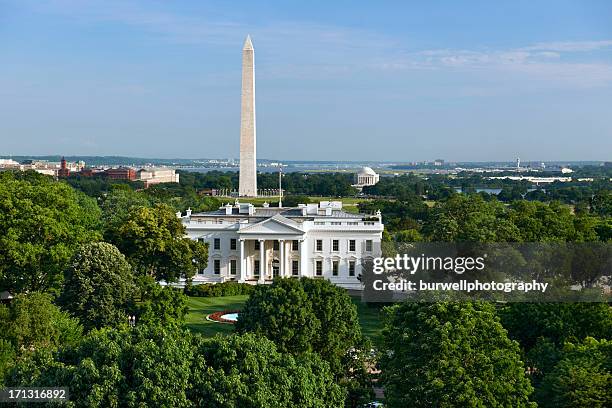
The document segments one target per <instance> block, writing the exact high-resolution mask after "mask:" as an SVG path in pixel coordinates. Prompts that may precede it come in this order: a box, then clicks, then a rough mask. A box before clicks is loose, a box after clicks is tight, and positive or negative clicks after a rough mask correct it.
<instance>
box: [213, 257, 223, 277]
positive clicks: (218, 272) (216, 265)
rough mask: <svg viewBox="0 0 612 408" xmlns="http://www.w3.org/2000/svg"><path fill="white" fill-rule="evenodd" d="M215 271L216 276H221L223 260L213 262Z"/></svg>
mask: <svg viewBox="0 0 612 408" xmlns="http://www.w3.org/2000/svg"><path fill="white" fill-rule="evenodd" d="M213 270H214V272H215V275H221V260H220V259H215V260H214V261H213Z"/></svg>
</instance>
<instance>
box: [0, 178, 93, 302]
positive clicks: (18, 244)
mask: <svg viewBox="0 0 612 408" xmlns="http://www.w3.org/2000/svg"><path fill="white" fill-rule="evenodd" d="M0 230H1V231H2V233H1V234H0V290H9V291H10V292H12V293H19V292H22V291H46V290H49V289H54V290H58V289H59V287H60V286H61V282H62V278H63V271H64V268H65V267H66V265H67V263H68V261H69V260H70V258H71V257H72V255H73V254H74V251H75V250H76V249H77V248H78V246H79V245H80V244H81V243H84V242H90V241H96V240H99V239H100V237H101V235H100V210H99V209H98V207H97V205H96V203H95V202H94V201H93V200H91V199H90V198H88V197H87V196H85V195H84V194H82V193H79V192H76V191H75V190H73V189H72V188H71V187H70V186H68V185H67V184H64V183H57V182H54V181H53V180H51V178H49V177H45V176H42V175H40V174H37V173H34V172H26V173H12V172H1V173H0Z"/></svg>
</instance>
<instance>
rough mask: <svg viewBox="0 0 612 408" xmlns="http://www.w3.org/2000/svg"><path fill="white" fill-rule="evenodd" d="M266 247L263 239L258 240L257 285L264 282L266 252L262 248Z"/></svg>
mask: <svg viewBox="0 0 612 408" xmlns="http://www.w3.org/2000/svg"><path fill="white" fill-rule="evenodd" d="M265 245H266V241H264V240H263V239H260V240H259V283H264V282H265V276H266V251H265V249H264V246H265Z"/></svg>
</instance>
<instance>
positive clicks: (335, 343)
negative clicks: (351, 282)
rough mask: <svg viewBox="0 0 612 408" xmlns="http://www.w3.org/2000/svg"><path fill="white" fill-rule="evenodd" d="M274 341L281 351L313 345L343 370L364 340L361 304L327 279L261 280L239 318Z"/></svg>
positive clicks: (242, 326) (245, 328)
mask: <svg viewBox="0 0 612 408" xmlns="http://www.w3.org/2000/svg"><path fill="white" fill-rule="evenodd" d="M236 330H237V331H238V332H241V333H244V332H254V333H257V334H261V335H264V336H266V337H267V338H269V339H270V340H272V341H274V342H275V343H276V345H277V346H278V349H279V350H280V351H282V352H289V353H292V354H295V355H299V354H300V353H304V352H310V351H314V352H316V353H318V354H320V355H321V356H322V357H323V358H324V359H325V360H326V361H328V362H329V363H330V366H331V368H332V371H333V372H334V373H336V374H340V373H342V372H343V371H344V367H343V364H342V359H343V357H344V356H345V355H346V354H347V352H348V351H349V349H351V348H352V347H355V346H356V345H357V344H358V343H359V342H360V340H361V328H360V326H359V321H358V319H357V310H356V308H355V305H354V304H353V303H352V302H351V299H350V297H349V296H348V294H347V293H346V291H345V290H344V289H342V288H339V287H337V286H335V285H333V284H332V283H330V282H329V281H327V280H322V279H307V278H303V279H299V280H298V279H277V280H275V281H274V283H273V284H272V285H260V286H257V287H256V288H255V291H254V292H253V294H252V295H251V297H250V298H249V300H247V302H246V303H245V305H244V308H243V309H242V311H241V313H240V317H239V319H238V322H237V324H236Z"/></svg>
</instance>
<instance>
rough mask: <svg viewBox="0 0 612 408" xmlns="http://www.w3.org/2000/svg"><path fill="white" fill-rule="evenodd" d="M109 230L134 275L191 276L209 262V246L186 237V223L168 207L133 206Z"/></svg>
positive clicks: (158, 277) (173, 278)
mask: <svg viewBox="0 0 612 408" xmlns="http://www.w3.org/2000/svg"><path fill="white" fill-rule="evenodd" d="M116 228H117V229H116V230H113V231H112V232H109V236H110V237H112V239H113V242H112V243H113V244H115V245H116V246H117V247H118V248H119V249H120V250H121V252H122V253H123V254H125V255H126V257H127V259H128V260H129V262H130V264H131V265H132V268H133V269H134V271H135V272H136V274H138V275H141V276H152V277H154V278H155V279H156V280H158V281H161V280H163V281H166V282H176V281H177V280H178V279H179V278H186V279H190V278H191V277H192V276H193V275H194V274H195V273H196V271H198V270H201V269H204V268H205V267H206V263H207V262H208V245H207V244H206V243H204V242H199V241H194V240H191V239H189V238H186V237H185V226H184V225H183V224H182V222H181V220H180V219H179V218H177V217H176V214H175V213H174V211H172V209H171V208H170V207H168V206H167V205H164V204H159V205H156V206H154V207H152V208H148V207H139V208H134V209H132V210H131V211H130V213H129V214H128V217H127V219H126V220H125V221H124V222H123V223H121V224H120V225H118V226H116Z"/></svg>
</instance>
